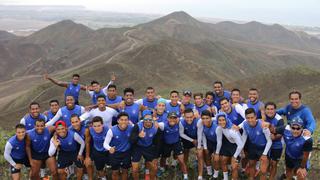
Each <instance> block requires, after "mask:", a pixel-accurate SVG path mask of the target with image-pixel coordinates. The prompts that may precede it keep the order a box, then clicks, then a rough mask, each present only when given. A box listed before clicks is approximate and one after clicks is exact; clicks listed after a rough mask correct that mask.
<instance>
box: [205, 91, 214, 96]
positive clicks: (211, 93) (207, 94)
mask: <svg viewBox="0 0 320 180" xmlns="http://www.w3.org/2000/svg"><path fill="white" fill-rule="evenodd" d="M207 96H212V97H214V92H212V91H207V92H206V97H207Z"/></svg>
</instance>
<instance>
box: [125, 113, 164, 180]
mask: <svg viewBox="0 0 320 180" xmlns="http://www.w3.org/2000/svg"><path fill="white" fill-rule="evenodd" d="M142 115H143V119H142V120H141V121H139V122H138V123H137V124H135V125H134V127H133V130H132V132H131V135H130V142H131V144H132V145H133V147H132V160H131V161H132V176H133V179H135V180H139V162H140V160H141V158H142V157H143V158H144V159H145V162H146V167H147V168H148V169H149V170H150V179H151V180H155V179H156V173H157V169H158V168H157V167H158V160H157V157H158V151H159V145H160V141H161V136H160V130H158V128H157V127H156V126H155V125H154V123H153V119H152V111H151V110H149V109H147V110H144V111H143V112H142Z"/></svg>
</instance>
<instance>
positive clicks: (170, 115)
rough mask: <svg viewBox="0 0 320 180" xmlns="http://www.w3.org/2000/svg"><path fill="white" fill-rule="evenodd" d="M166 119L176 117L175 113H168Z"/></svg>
mask: <svg viewBox="0 0 320 180" xmlns="http://www.w3.org/2000/svg"><path fill="white" fill-rule="evenodd" d="M168 117H169V118H170V117H178V115H177V113H176V112H169V114H168Z"/></svg>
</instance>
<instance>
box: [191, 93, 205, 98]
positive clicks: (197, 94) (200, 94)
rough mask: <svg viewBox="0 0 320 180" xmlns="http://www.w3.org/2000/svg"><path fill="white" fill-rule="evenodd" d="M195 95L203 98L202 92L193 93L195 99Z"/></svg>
mask: <svg viewBox="0 0 320 180" xmlns="http://www.w3.org/2000/svg"><path fill="white" fill-rule="evenodd" d="M197 96H200V97H201V98H203V94H202V93H194V94H193V99H195V98H196V97H197Z"/></svg>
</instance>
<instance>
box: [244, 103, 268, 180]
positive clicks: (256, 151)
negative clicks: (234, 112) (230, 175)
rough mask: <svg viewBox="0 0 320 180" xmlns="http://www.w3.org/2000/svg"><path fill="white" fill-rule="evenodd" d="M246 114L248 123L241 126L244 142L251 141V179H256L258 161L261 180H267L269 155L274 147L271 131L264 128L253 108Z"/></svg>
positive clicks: (249, 148)
mask: <svg viewBox="0 0 320 180" xmlns="http://www.w3.org/2000/svg"><path fill="white" fill-rule="evenodd" d="M245 114H246V121H244V122H243V123H242V124H241V125H240V126H241V127H242V128H243V133H242V140H243V142H244V143H245V142H246V141H247V140H248V141H249V145H248V159H249V179H250V180H253V179H254V178H255V177H254V176H255V169H256V163H257V161H260V179H262V180H263V179H267V177H266V176H267V170H268V166H269V160H268V156H267V155H268V152H269V150H270V148H271V145H272V140H271V134H270V130H269V128H262V126H261V123H262V120H261V119H257V115H256V111H255V110H254V109H253V108H248V109H247V110H246V111H245Z"/></svg>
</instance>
